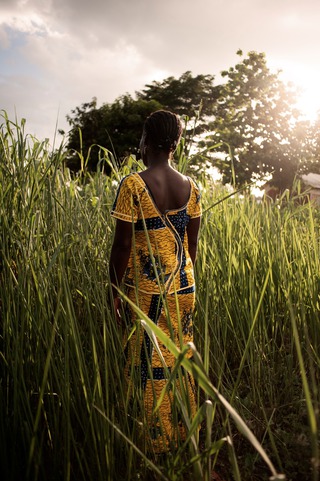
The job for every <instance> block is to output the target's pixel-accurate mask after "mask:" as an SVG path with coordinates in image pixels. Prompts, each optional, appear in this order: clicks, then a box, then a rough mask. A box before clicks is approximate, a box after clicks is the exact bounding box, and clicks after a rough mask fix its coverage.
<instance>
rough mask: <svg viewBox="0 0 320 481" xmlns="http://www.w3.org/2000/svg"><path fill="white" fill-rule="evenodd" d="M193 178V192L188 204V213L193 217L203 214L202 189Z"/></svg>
mask: <svg viewBox="0 0 320 481" xmlns="http://www.w3.org/2000/svg"><path fill="white" fill-rule="evenodd" d="M190 180H191V186H192V192H191V197H190V202H189V205H188V215H189V216H190V218H191V219H193V218H195V217H200V216H201V214H202V208H201V202H200V201H201V193H200V189H199V187H198V186H197V184H196V183H195V181H194V180H192V179H190Z"/></svg>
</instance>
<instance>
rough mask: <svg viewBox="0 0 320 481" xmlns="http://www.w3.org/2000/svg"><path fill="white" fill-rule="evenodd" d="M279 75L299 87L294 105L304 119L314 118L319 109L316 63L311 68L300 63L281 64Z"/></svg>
mask: <svg viewBox="0 0 320 481" xmlns="http://www.w3.org/2000/svg"><path fill="white" fill-rule="evenodd" d="M280 77H281V78H282V80H283V81H284V82H292V83H293V84H294V85H295V86H297V87H298V88H299V91H300V92H299V96H298V98H297V104H296V106H297V108H298V109H299V110H300V111H301V113H302V115H303V117H304V118H305V119H306V120H310V121H313V120H315V119H316V118H317V113H318V112H319V110H320V93H319V85H320V68H319V67H317V66H316V65H314V67H312V68H311V67H310V66H306V65H301V64H295V63H292V64H287V65H284V66H283V68H282V72H281V75H280Z"/></svg>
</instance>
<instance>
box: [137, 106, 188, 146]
mask: <svg viewBox="0 0 320 481" xmlns="http://www.w3.org/2000/svg"><path fill="white" fill-rule="evenodd" d="M144 130H145V133H146V138H147V142H148V143H149V144H150V145H151V146H152V147H153V148H154V149H155V150H164V151H165V152H167V153H169V152H173V151H174V150H175V149H176V147H177V145H178V143H179V141H180V137H181V134H182V124H181V121H180V119H179V117H178V116H177V115H176V114H174V113H173V112H169V111H168V110H157V111H156V112H153V113H152V114H151V115H149V117H148V118H147V119H146V121H145V123H144Z"/></svg>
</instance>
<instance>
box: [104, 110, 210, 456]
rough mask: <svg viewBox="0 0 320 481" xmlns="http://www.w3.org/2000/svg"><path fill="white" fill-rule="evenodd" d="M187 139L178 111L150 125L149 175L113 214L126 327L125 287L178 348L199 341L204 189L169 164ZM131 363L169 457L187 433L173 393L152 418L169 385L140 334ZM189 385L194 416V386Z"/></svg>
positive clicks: (158, 115) (132, 181)
mask: <svg viewBox="0 0 320 481" xmlns="http://www.w3.org/2000/svg"><path fill="white" fill-rule="evenodd" d="M181 133H182V125H181V122H180V119H179V117H178V116H177V115H175V114H173V113H171V112H168V111H164V110H159V111H156V112H154V113H153V114H151V115H150V116H149V117H148V118H147V120H146V121H145V124H144V128H143V133H142V138H141V142H140V152H141V157H142V160H143V162H144V164H145V165H146V167H147V169H146V170H144V171H143V172H139V173H133V174H130V175H128V176H126V177H125V178H123V179H122V181H121V183H120V186H119V188H118V192H117V195H116V199H115V202H114V205H113V208H112V212H111V215H112V216H113V217H115V218H116V219H117V223H116V229H115V235H114V241H113V246H112V249H111V256H110V264H109V266H110V267H109V269H110V281H111V283H112V293H113V299H114V308H115V312H116V313H117V314H116V316H117V321H118V322H121V316H120V311H121V301H120V298H119V295H118V289H117V288H118V287H119V286H120V284H121V282H122V281H123V282H124V284H125V288H126V295H127V296H128V297H129V298H130V299H131V300H132V301H133V302H134V303H137V304H138V305H139V307H140V309H141V310H142V311H143V312H144V313H145V314H147V315H148V317H149V318H150V319H151V320H152V321H153V322H154V323H155V324H157V325H158V326H159V327H160V328H161V329H162V330H163V331H164V332H165V333H166V334H167V335H168V336H169V337H171V338H172V339H173V340H174V341H175V342H176V344H178V345H181V344H182V343H184V344H185V343H187V342H190V341H192V340H193V328H192V313H193V310H194V303H195V284H194V270H193V266H194V263H195V259H196V253H197V240H198V232H199V227H200V216H201V206H200V194H199V190H198V187H197V186H196V184H195V183H194V182H193V181H192V179H190V178H189V177H186V176H184V175H182V174H180V173H179V172H178V171H176V170H175V169H174V168H173V167H172V166H171V165H170V160H171V158H172V155H173V153H174V151H175V149H176V147H177V145H178V143H179V141H180V137H181ZM128 317H129V326H130V325H133V324H134V321H135V315H134V312H133V311H132V310H131V309H127V314H126V319H127V322H128ZM181 337H182V339H181ZM160 349H161V351H162V355H163V358H164V360H165V362H166V366H167V367H168V369H169V371H170V369H171V368H172V367H173V366H174V363H175V359H174V356H172V354H170V352H169V351H168V350H167V349H166V348H165V347H164V346H162V345H161V346H160ZM126 356H127V365H126V377H127V379H128V380H130V379H131V378H132V377H133V376H134V375H135V374H136V373H137V372H138V376H139V378H140V382H141V385H140V386H141V389H142V391H143V400H144V408H145V415H146V418H147V421H148V425H149V426H151V427H152V429H151V438H152V445H153V448H154V450H155V451H157V452H159V451H165V450H167V449H169V447H170V445H171V444H176V442H177V438H178V437H180V438H184V437H185V434H186V433H185V430H184V428H183V427H182V422H181V419H180V420H179V419H178V420H177V416H176V415H175V413H174V412H173V404H172V396H170V393H169V394H168V395H167V396H166V397H165V398H164V400H163V402H162V404H161V407H160V409H159V411H158V412H157V413H156V414H155V415H153V409H154V407H155V405H156V403H157V398H158V396H159V394H160V393H161V391H162V389H163V387H164V386H165V385H166V375H165V370H164V367H163V362H162V361H161V359H160V357H159V355H158V354H157V352H156V351H155V350H154V349H153V347H152V343H151V341H150V339H149V337H148V336H147V334H146V333H144V332H141V331H140V330H139V329H136V331H135V333H134V335H132V336H131V337H130V340H129V342H128V344H127V346H126ZM190 356H191V354H190ZM187 384H188V388H187V391H188V396H189V402H190V405H189V410H190V412H191V413H192V412H194V407H195V397H194V392H193V383H192V382H188V383H187Z"/></svg>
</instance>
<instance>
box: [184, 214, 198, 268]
mask: <svg viewBox="0 0 320 481" xmlns="http://www.w3.org/2000/svg"><path fill="white" fill-rule="evenodd" d="M200 221H201V217H195V218H193V219H190V220H189V223H188V226H187V235H188V250H189V254H190V257H191V260H192V263H193V264H194V263H195V261H196V256H197V247H198V235H199V229H200Z"/></svg>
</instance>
